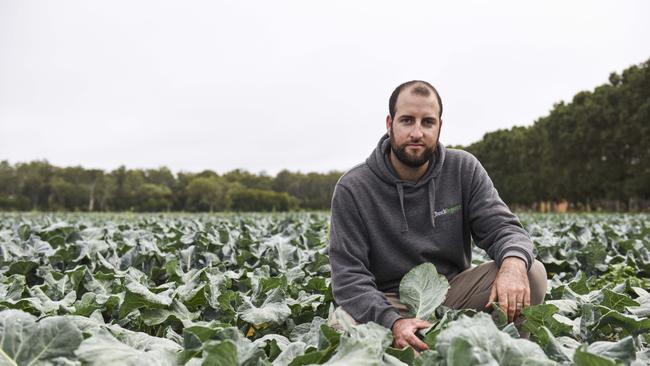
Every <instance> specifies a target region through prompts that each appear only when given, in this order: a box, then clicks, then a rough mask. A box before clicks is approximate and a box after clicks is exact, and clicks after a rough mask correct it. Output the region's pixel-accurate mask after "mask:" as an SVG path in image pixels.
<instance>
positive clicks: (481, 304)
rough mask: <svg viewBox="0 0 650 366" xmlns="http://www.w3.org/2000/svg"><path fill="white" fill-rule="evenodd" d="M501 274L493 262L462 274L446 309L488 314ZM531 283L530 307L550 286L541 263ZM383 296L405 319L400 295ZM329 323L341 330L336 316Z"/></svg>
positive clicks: (535, 266) (452, 283) (533, 271)
mask: <svg viewBox="0 0 650 366" xmlns="http://www.w3.org/2000/svg"><path fill="white" fill-rule="evenodd" d="M498 272H499V268H498V267H497V265H496V264H495V263H494V262H486V263H483V264H481V265H479V266H476V267H472V268H468V269H466V270H465V271H463V272H461V273H459V274H458V275H456V277H454V278H452V279H451V281H449V291H448V292H447V298H446V299H445V302H444V303H443V305H445V306H448V307H450V308H452V309H474V310H479V311H480V310H485V304H487V302H488V299H489V298H490V291H491V290H492V284H493V283H494V280H495V278H496V276H497V273H498ZM528 282H529V286H530V304H531V305H539V304H541V303H542V301H544V295H545V294H546V286H547V278H546V269H544V265H543V264H542V262H540V261H538V260H535V262H533V265H532V266H531V267H530V270H529V271H528ZM384 294H385V295H386V298H387V299H388V301H389V302H390V303H391V305H393V307H394V308H395V309H397V310H398V311H399V312H400V314H401V315H402V316H404V317H406V316H407V313H408V308H407V307H406V305H404V304H402V303H401V302H400V301H399V294H396V293H393V292H386V293H384ZM341 310H343V309H341ZM329 323H330V326H332V327H334V328H340V326H339V324H338V321H337V320H336V317H335V316H334V315H332V317H331V319H330V322H329Z"/></svg>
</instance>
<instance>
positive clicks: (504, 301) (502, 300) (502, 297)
mask: <svg viewBox="0 0 650 366" xmlns="http://www.w3.org/2000/svg"><path fill="white" fill-rule="evenodd" d="M498 300H499V307H500V308H501V311H503V313H504V314H506V315H508V295H507V294H506V293H505V292H503V291H499V297H498Z"/></svg>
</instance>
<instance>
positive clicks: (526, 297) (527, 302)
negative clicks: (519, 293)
mask: <svg viewBox="0 0 650 366" xmlns="http://www.w3.org/2000/svg"><path fill="white" fill-rule="evenodd" d="M529 306H530V288H527V289H526V292H524V307H525V308H527V307H529Z"/></svg>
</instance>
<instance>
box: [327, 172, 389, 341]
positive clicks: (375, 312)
mask: <svg viewBox="0 0 650 366" xmlns="http://www.w3.org/2000/svg"><path fill="white" fill-rule="evenodd" d="M370 250H371V249H370V242H369V240H368V232H367V228H366V226H365V223H364V221H363V219H362V216H361V213H360V212H359V209H358V206H357V204H356V202H355V199H354V196H353V194H352V193H351V192H350V190H349V189H348V188H347V187H345V186H343V185H341V184H340V183H339V184H337V186H336V188H335V190H334V196H333V198H332V219H331V224H330V241H329V258H330V265H331V267H332V292H333V294H334V300H335V301H336V303H337V304H338V305H339V306H341V307H343V310H345V311H347V312H348V313H349V314H350V315H351V316H352V317H353V318H354V319H355V320H356V321H358V322H361V323H365V322H369V321H373V322H375V323H378V324H381V325H383V326H384V327H386V328H388V329H391V327H392V326H393V323H394V322H395V321H396V320H397V319H399V318H401V316H400V315H399V312H398V311H397V310H396V309H395V308H393V307H392V306H391V304H390V302H389V301H388V299H386V296H384V294H383V293H382V292H381V291H379V290H378V289H377V285H376V283H375V277H374V275H373V274H372V273H371V272H370V269H369V259H368V257H369V255H370Z"/></svg>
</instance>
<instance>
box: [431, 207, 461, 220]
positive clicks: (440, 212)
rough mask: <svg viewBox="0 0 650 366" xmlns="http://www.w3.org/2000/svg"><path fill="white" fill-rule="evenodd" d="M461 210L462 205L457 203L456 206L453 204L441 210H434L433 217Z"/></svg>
mask: <svg viewBox="0 0 650 366" xmlns="http://www.w3.org/2000/svg"><path fill="white" fill-rule="evenodd" d="M459 210H460V205H456V206H452V207H447V208H443V209H442V210H440V211H434V212H433V217H438V216H442V215H447V214H452V213H454V212H456V211H459Z"/></svg>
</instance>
